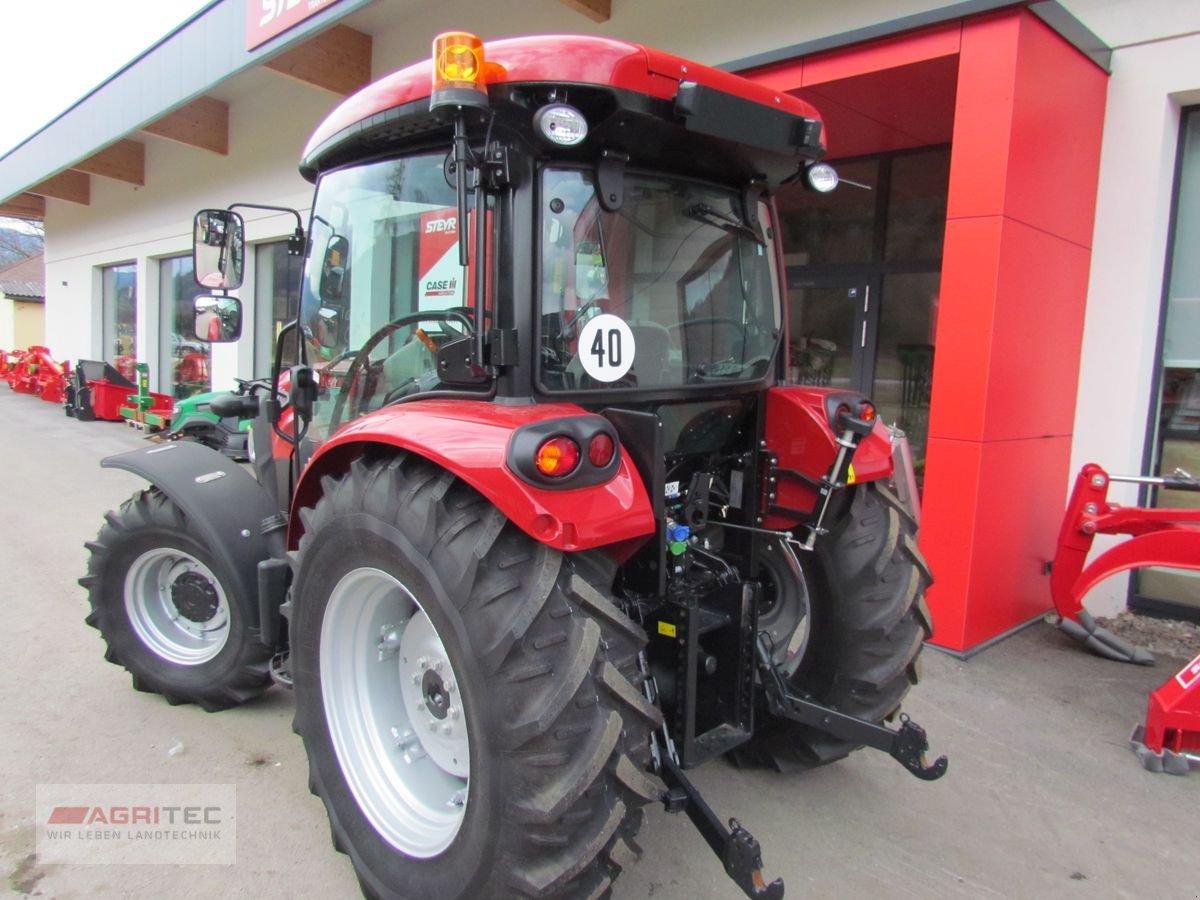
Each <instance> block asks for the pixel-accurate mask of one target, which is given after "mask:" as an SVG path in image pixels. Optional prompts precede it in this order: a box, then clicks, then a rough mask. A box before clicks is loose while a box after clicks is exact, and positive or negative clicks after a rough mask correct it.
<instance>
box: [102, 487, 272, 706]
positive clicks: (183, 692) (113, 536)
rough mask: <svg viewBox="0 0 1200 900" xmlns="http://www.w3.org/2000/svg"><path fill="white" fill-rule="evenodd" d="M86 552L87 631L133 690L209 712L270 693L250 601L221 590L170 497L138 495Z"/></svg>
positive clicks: (224, 584)
mask: <svg viewBox="0 0 1200 900" xmlns="http://www.w3.org/2000/svg"><path fill="white" fill-rule="evenodd" d="M87 546H88V549H89V550H90V551H91V558H90V559H89V561H88V574H87V575H85V576H84V577H83V578H81V579H79V583H80V584H81V585H83V586H84V587H85V588H87V589H88V600H89V602H90V604H91V607H92V611H91V613H90V614H89V615H88V617H87V619H86V621H87V624H89V625H91V626H93V627H94V628H97V629H99V631H100V634H101V636H102V637H103V638H104V640H105V642H106V643H107V645H108V649H107V651H106V652H105V659H107V660H108V661H109V662H112V663H115V664H117V665H121V666H124V667H125V668H126V669H127V670H128V671H129V673H130V676H131V677H132V679H133V686H134V687H135V688H136V689H137V690H139V691H151V692H155V693H159V694H162V695H163V696H164V697H165V698H166V699H167V701H168V702H170V703H173V704H174V703H185V702H191V703H196V704H199V705H200V706H202V707H204V709H206V710H208V711H209V712H213V711H216V710H220V709H226V708H228V707H230V706H236V705H237V704H239V703H242V702H244V701H246V700H249V699H250V698H251V697H255V696H258V695H259V694H260V693H262V692H263V691H264V690H266V688H267V687H268V686H269V685H270V683H271V680H270V676H269V674H268V671H267V663H268V661H269V659H270V656H271V649H270V648H269V647H266V646H264V645H263V643H262V642H261V641H260V640H259V633H258V629H257V627H255V625H254V624H253V623H254V621H255V618H256V616H257V611H256V610H255V608H254V602H253V601H254V598H252V597H246V596H241V595H239V594H237V593H236V592H234V591H233V590H232V589H231V588H230V585H231V584H233V580H232V579H231V577H230V576H229V573H228V572H227V571H226V569H225V567H224V566H223V564H222V563H221V561H220V560H219V559H218V558H217V557H216V555H215V554H213V553H212V552H211V551H210V550H209V548H208V547H207V546H205V545H204V544H203V543H202V542H201V541H200V540H198V539H197V538H196V537H195V536H194V535H193V533H192V529H190V528H189V526H188V521H187V517H186V516H185V515H184V513H183V511H182V510H181V509H180V508H179V507H178V506H177V505H176V504H175V503H174V502H173V501H172V500H171V499H170V498H169V497H167V496H166V495H165V494H163V493H162V492H161V491H159V490H158V489H157V488H150V489H149V490H144V491H139V492H137V493H136V494H134V495H133V497H131V498H130V499H129V500H127V501H126V502H125V503H124V504H123V505H122V506H121V509H120V510H119V511H118V512H115V513H109V514H108V515H107V516H106V517H105V524H104V526H103V527H102V528H101V529H100V533H99V534H98V535H97V536H96V540H95V541H91V542H89V543H88V545H87Z"/></svg>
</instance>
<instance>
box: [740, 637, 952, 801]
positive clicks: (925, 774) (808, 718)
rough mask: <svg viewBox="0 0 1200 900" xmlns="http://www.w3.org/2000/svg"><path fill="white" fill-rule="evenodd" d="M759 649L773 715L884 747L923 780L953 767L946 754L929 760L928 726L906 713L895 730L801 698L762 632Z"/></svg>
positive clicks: (762, 673)
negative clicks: (794, 692) (927, 758)
mask: <svg viewBox="0 0 1200 900" xmlns="http://www.w3.org/2000/svg"><path fill="white" fill-rule="evenodd" d="M757 649H758V668H759V672H760V673H761V675H762V680H763V689H764V692H765V693H766V698H767V705H768V706H769V707H770V708H771V712H772V714H774V715H776V716H786V717H787V718H789V719H793V720H795V721H797V722H800V723H802V724H804V725H811V726H812V727H814V728H819V729H821V730H822V731H825V732H828V733H829V734H831V735H833V736H834V737H837V738H842V739H843V740H847V741H854V742H855V743H858V744H865V745H866V746H868V747H874V748H875V749H876V750H882V751H883V752H884V753H887V754H888V755H889V756H891V757H892V758H893V759H894V760H896V761H897V762H898V763H900V765H902V766H904V768H906V769H908V771H910V772H911V773H912V774H914V775H916V776H917V777H918V778H920V779H921V780H922V781H936V780H937V779H939V778H941V777H942V776H943V775H945V774H946V768H947V766H949V760H947V759H946V757H944V756H939V757H938V758H937V759H936V760H934V762H933V764H932V765H930V764H928V763H926V762H925V751H926V750H928V749H929V741H928V739H927V738H926V736H925V729H924V728H922V727H921V726H920V725H918V724H917V723H916V722H914V721H912V720H911V719H910V718H909V717H908V716H906V715H904V714H903V713H902V714H901V715H900V728H899V729H897V730H896V731H892V729H890V728H888V727H886V726H884V725H876V724H874V723H872V722H868V721H866V720H865V719H859V718H857V717H855V716H849V715H846V713H842V712H838V711H837V710H836V709H830V708H829V707H828V706H822V705H821V704H819V703H813V702H812V701H811V700H805V699H804V698H802V697H797V696H796V695H795V694H792V693H790V692H789V691H788V689H787V682H785V681H784V680H783V676H782V675H781V674H780V673H779V669H777V668H776V667H775V663H774V662H773V661H772V659H771V649H770V647H768V646H767V638H766V635H764V634H759V636H758V641H757Z"/></svg>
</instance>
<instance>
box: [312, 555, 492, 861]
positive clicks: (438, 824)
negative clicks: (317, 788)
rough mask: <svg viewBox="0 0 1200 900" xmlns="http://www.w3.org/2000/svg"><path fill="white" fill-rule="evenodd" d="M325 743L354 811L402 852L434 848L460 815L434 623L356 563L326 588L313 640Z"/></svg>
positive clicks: (452, 721) (453, 705)
mask: <svg viewBox="0 0 1200 900" xmlns="http://www.w3.org/2000/svg"><path fill="white" fill-rule="evenodd" d="M319 652H320V674H321V696H322V700H323V703H324V707H325V717H326V721H327V722H328V724H329V735H330V739H331V741H332V743H333V749H334V752H335V754H336V756H337V760H338V763H339V765H340V767H341V771H342V774H343V775H344V776H345V779H346V783H347V785H348V786H349V788H350V792H351V793H352V794H353V795H354V798H355V800H356V801H357V803H358V808H359V809H360V810H361V812H362V814H363V815H364V816H365V817H366V819H367V821H368V822H369V823H370V824H371V826H372V827H373V828H374V829H375V831H376V832H378V834H379V835H380V837H382V838H383V839H384V840H385V841H387V843H388V844H390V845H391V846H392V847H394V848H395V849H396V850H399V851H400V852H401V853H404V854H407V855H408V856H412V857H417V858H422V859H427V858H429V857H433V856H437V855H438V854H440V853H442V852H443V851H444V850H445V849H446V848H447V847H449V846H450V844H451V843H452V842H453V841H454V838H455V837H456V836H457V834H458V832H459V829H460V828H461V826H462V822H463V817H464V815H465V813H466V806H467V794H468V783H469V775H470V741H469V738H468V734H467V724H466V715H465V711H464V709H463V704H462V699H461V687H460V683H459V679H458V676H457V674H456V673H455V671H454V667H453V666H452V665H451V663H450V656H449V654H448V653H447V651H446V647H445V645H444V644H443V642H442V639H441V636H440V635H439V634H438V632H437V628H436V627H435V626H434V624H433V622H432V621H431V620H430V618H429V616H428V615H427V613H426V612H425V610H424V609H423V608H422V607H421V604H420V603H419V602H418V601H417V599H416V597H414V596H413V594H412V592H411V591H409V590H408V589H407V588H406V587H405V586H404V585H403V584H401V583H400V582H399V581H398V580H397V579H396V578H394V577H393V576H392V575H389V574H388V573H386V572H384V571H382V570H380V569H375V568H359V569H354V570H353V571H351V572H349V573H347V574H346V575H344V576H343V577H342V578H341V579H340V580H339V581H338V583H337V584H336V585H335V586H334V588H333V591H332V592H331V594H330V597H329V603H328V605H327V606H326V608H325V614H324V621H323V623H322V627H321V641H320V651H319Z"/></svg>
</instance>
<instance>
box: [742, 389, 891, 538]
mask: <svg viewBox="0 0 1200 900" xmlns="http://www.w3.org/2000/svg"><path fill="white" fill-rule="evenodd" d="M839 394H846V395H848V396H849V397H856V398H861V395H859V394H854V393H852V392H849V391H838V390H833V389H830V388H811V387H801V386H785V387H773V388H770V389H769V390H768V391H767V425H766V434H765V440H766V444H767V446H766V449H767V452H768V453H771V454H773V455H774V456H775V457H776V463H775V466H776V469H777V471H776V474H775V477H776V483H775V485H774V489H775V499H774V500H773V502H772V503H771V513H770V514H769V515H768V516H767V517H766V519H765V521H764V525H765V526H766V527H768V528H789V527H791V526H793V525H795V524H796V523H797V522H799V521H800V520H801V518H803V517H804V516H807V515H808V514H810V513H812V511H813V509H814V508H815V506H816V502H817V497H818V488H817V486H818V485H819V483H820V481H821V479H822V478H824V477H825V475H826V474H828V472H829V468H830V466H832V465H833V460H834V457H835V456H837V449H838V447H837V437H836V435H835V434H834V431H833V426H832V425H831V424H830V416H829V408H830V405H831V401H834V400H836V398H837V396H838V395H839ZM834 405H836V403H835V404H834ZM894 469H895V466H894V463H893V460H892V442H891V438H890V437H889V435H888V430H887V427H886V426H885V425H884V424H883V423H882V422H876V424H875V428H874V430H873V431H872V432H871V433H870V434H868V435H867V436H866V437H865V438H863V440H862V442H861V443H860V444H859V445H858V449H857V450H856V451H855V454H854V459H853V462H852V463H851V470H850V478H849V481H850V483H851V484H859V483H863V482H868V481H879V480H881V479H884V478H890V477H891V476H892V473H893V471H894Z"/></svg>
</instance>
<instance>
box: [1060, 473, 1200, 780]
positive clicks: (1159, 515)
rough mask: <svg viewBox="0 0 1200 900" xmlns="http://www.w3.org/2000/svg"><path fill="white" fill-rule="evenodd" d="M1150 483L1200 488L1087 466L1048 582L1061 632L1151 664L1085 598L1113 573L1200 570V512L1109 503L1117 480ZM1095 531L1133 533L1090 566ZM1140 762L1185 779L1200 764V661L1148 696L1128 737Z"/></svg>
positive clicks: (1185, 481)
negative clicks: (1144, 710)
mask: <svg viewBox="0 0 1200 900" xmlns="http://www.w3.org/2000/svg"><path fill="white" fill-rule="evenodd" d="M1114 481H1117V482H1127V483H1133V484H1145V485H1153V486H1155V487H1158V488H1161V489H1164V490H1180V491H1200V479H1197V478H1193V477H1192V476H1190V475H1186V474H1182V473H1179V474H1175V475H1168V476H1162V477H1147V476H1140V475H1135V476H1128V475H1109V474H1108V473H1107V472H1106V471H1104V469H1102V468H1101V467H1100V466H1098V465H1096V464H1094V463H1089V464H1088V465H1086V466H1084V467H1083V469H1082V470H1081V471H1080V473H1079V475H1078V477H1077V478H1076V480H1075V489H1074V490H1073V491H1072V493H1071V499H1070V501H1069V502H1068V504H1067V511H1066V514H1065V516H1064V518H1063V524H1062V528H1061V530H1060V531H1059V535H1058V551H1057V553H1056V554H1055V557H1054V568H1053V573H1052V576H1051V580H1050V588H1051V593H1052V595H1053V598H1054V606H1055V610H1056V611H1057V612H1058V614H1059V616H1060V617H1061V623H1060V625H1061V627H1062V629H1063V630H1064V631H1066V632H1067V634H1069V635H1071V636H1072V637H1074V638H1076V639H1077V640H1079V641H1080V642H1081V643H1083V645H1084V646H1085V647H1087V648H1088V649H1089V650H1092V651H1093V652H1095V653H1098V654H1100V655H1101V656H1105V657H1108V658H1109V659H1115V660H1119V661H1122V662H1133V663H1139V664H1141V665H1150V664H1152V663H1153V662H1154V657H1153V656H1151V655H1150V653H1148V652H1147V651H1146V650H1144V649H1142V648H1140V647H1134V646H1132V645H1131V644H1129V643H1127V642H1126V641H1124V640H1122V639H1121V638H1119V637H1117V636H1116V635H1114V634H1113V633H1112V632H1110V631H1108V630H1107V629H1105V628H1104V627H1102V626H1101V625H1099V624H1098V623H1097V622H1096V620H1095V618H1094V617H1093V616H1092V615H1091V614H1090V613H1088V611H1087V610H1086V609H1084V607H1083V598H1084V596H1085V595H1086V594H1087V592H1088V591H1090V590H1091V589H1092V588H1093V587H1095V586H1096V585H1097V584H1099V583H1100V582H1101V581H1103V580H1104V579H1105V578H1107V577H1109V576H1110V575H1115V574H1117V573H1118V572H1124V571H1128V570H1130V569H1140V568H1144V567H1146V566H1167V567H1170V568H1175V569H1193V570H1200V509H1148V508H1145V507H1138V506H1121V505H1119V504H1117V503H1110V502H1109V501H1108V487H1109V485H1110V484H1111V483H1112V482H1114ZM1098 534H1111V535H1129V540H1127V541H1124V542H1122V543H1119V544H1117V545H1115V546H1113V547H1111V548H1109V549H1108V550H1105V551H1104V552H1103V553H1101V554H1100V555H1099V556H1097V557H1096V558H1095V559H1094V560H1092V562H1091V563H1090V564H1088V565H1086V566H1085V563H1086V561H1087V556H1088V553H1089V551H1090V550H1091V549H1092V542H1093V541H1094V540H1095V537H1096V535H1098ZM1130 742H1131V745H1132V746H1133V749H1134V751H1135V752H1136V753H1137V754H1138V757H1139V758H1140V759H1141V760H1142V764H1143V765H1144V766H1145V767H1146V768H1147V769H1151V770H1153V771H1167V772H1171V773H1173V774H1185V773H1186V772H1187V771H1188V768H1189V765H1190V763H1192V762H1195V761H1198V760H1200V657H1197V658H1196V659H1193V660H1192V661H1191V662H1190V663H1188V664H1187V665H1186V666H1184V667H1183V669H1181V670H1180V671H1179V672H1178V673H1177V674H1175V675H1174V676H1172V677H1171V678H1170V679H1168V680H1167V681H1166V682H1165V683H1164V684H1163V685H1162V686H1161V687H1159V688H1158V689H1156V690H1155V691H1153V692H1152V693H1151V694H1150V701H1149V706H1148V708H1147V713H1146V724H1145V725H1144V726H1142V725H1139V726H1138V727H1137V728H1136V729H1135V730H1134V733H1133V736H1132V738H1131V739H1130Z"/></svg>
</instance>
